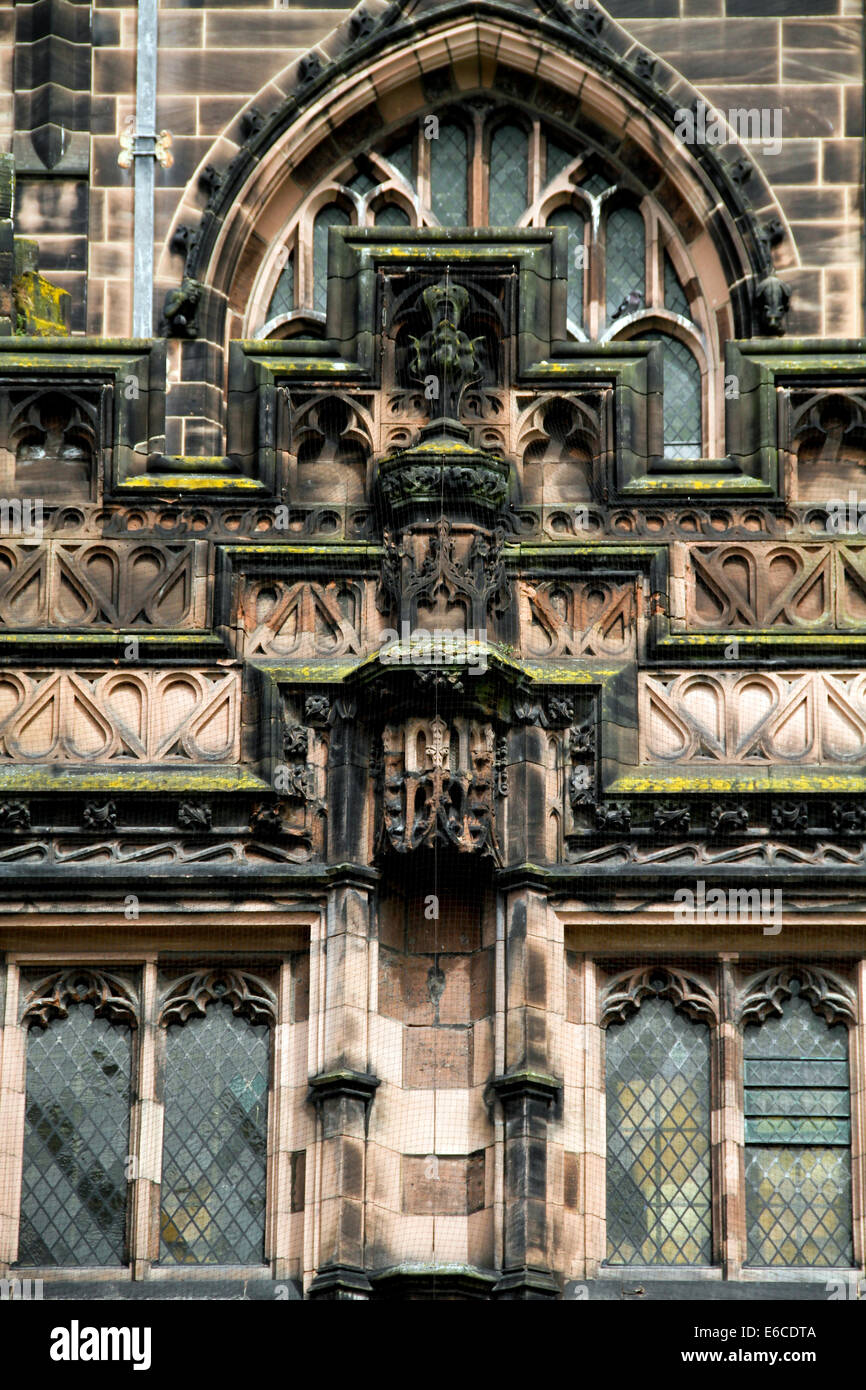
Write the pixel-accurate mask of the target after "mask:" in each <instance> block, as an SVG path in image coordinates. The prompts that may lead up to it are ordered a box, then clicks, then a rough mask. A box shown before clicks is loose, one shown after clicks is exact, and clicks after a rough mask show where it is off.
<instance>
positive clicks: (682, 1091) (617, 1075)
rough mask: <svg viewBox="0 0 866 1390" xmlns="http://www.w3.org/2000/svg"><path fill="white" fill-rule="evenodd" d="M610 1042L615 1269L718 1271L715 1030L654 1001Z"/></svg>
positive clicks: (610, 1209) (613, 1030) (610, 1212)
mask: <svg viewBox="0 0 866 1390" xmlns="http://www.w3.org/2000/svg"><path fill="white" fill-rule="evenodd" d="M606 1038H607V1041H606V1045H605V1051H606V1090H607V1240H608V1257H607V1258H608V1263H609V1264H612V1265H651V1264H661V1265H681V1264H709V1263H710V1260H711V1258H712V1196H711V1180H710V1034H709V1029H708V1028H707V1027H706V1026H705V1025H704V1024H702V1023H696V1022H692V1020H691V1019H689V1018H687V1017H685V1016H684V1014H682V1013H681V1012H680V1011H678V1010H677V1009H676V1008H675V1007H674V1005H673V1003H671V1002H670V1000H668V999H664V998H661V997H652V996H651V997H649V998H645V999H644V1000H643V1002H642V1003H641V1005H640V1007H639V1008H638V1009H637V1010H636V1012H634V1013H632V1014H631V1015H630V1016H629V1017H628V1018H627V1019H626V1021H625V1022H624V1023H612V1024H610V1025H609V1027H608V1028H607V1034H606Z"/></svg>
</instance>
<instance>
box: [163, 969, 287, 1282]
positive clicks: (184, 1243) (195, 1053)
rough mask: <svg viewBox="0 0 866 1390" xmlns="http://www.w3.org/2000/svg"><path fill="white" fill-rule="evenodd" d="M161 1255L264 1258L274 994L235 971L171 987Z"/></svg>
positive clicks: (177, 1260)
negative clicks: (271, 1028) (269, 1084)
mask: <svg viewBox="0 0 866 1390" xmlns="http://www.w3.org/2000/svg"><path fill="white" fill-rule="evenodd" d="M161 1017H162V1023H163V1026H164V1027H165V1029H166V1037H165V1048H166V1066H165V1128H164V1141H163V1166H162V1198H161V1214H160V1259H161V1261H163V1262H164V1263H166V1264H184V1265H193V1264H195V1265H200V1264H220V1265H223V1264H225V1265H229V1264H240V1265H250V1264H260V1263H261V1262H262V1260H263V1259H264V1239H265V1200H266V1180H267V1148H268V1143H267V1120H268V1082H269V1073H270V1051H271V1036H270V1024H271V1023H272V1022H273V1020H274V1018H275V1000H274V997H273V995H272V993H271V992H270V990H269V989H268V988H267V986H265V985H264V984H263V983H262V982H261V981H257V980H255V979H254V978H253V977H251V976H246V975H240V974H237V973H235V972H219V971H216V972H211V973H209V974H202V975H192V976H189V977H185V978H184V979H182V980H181V981H179V982H177V983H176V984H175V985H174V986H173V987H172V988H171V990H170V991H169V994H168V997H167V1000H166V1003H165V1004H164V1006H163V1010H162V1015H161Z"/></svg>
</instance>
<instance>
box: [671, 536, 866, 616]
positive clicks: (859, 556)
mask: <svg viewBox="0 0 866 1390" xmlns="http://www.w3.org/2000/svg"><path fill="white" fill-rule="evenodd" d="M684 558H685V604H684V608H685V620H686V625H687V626H688V627H689V628H697V629H701V630H705V631H717V632H729V631H735V630H736V631H748V630H749V629H757V628H782V629H788V630H789V631H792V632H796V631H802V632H807V631H815V630H820V629H828V630H833V629H836V630H840V631H844V630H846V629H851V628H856V627H864V626H866V546H863V545H845V544H840V543H836V544H834V545H829V544H814V545H792V544H784V545H778V544H772V543H769V542H765V541H753V542H751V543H750V544H748V545H747V544H745V543H743V542H738V543H735V544H731V543H729V542H726V543H724V544H721V545H690V546H688V547H687V549H686V551H685V556H684ZM675 564H676V562H675ZM676 579H677V576H676V575H675V576H674V592H676V588H675V586H676Z"/></svg>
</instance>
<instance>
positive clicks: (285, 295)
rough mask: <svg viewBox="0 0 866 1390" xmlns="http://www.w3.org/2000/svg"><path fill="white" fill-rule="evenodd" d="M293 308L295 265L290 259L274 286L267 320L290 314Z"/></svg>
mask: <svg viewBox="0 0 866 1390" xmlns="http://www.w3.org/2000/svg"><path fill="white" fill-rule="evenodd" d="M294 307H295V263H294V261H293V260H292V258H291V257H289V259H288V261H287V262H286V264H285V267H284V268H283V270H282V271H281V272H280V278H279V280H278V281H277V283H276V285H275V286H274V292H273V294H272V295H271V302H270V304H269V305H268V313H267V318H268V322H270V320H271V319H275V318H278V317H279V315H280V314H290V313H291V312H292V310H293V309H294Z"/></svg>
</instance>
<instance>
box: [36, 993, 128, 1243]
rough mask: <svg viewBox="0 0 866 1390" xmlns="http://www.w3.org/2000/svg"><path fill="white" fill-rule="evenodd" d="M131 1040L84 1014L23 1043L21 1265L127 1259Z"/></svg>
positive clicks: (85, 1008)
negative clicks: (25, 1087) (25, 1071)
mask: <svg viewBox="0 0 866 1390" xmlns="http://www.w3.org/2000/svg"><path fill="white" fill-rule="evenodd" d="M131 1064H132V1042H131V1030H130V1029H129V1028H128V1027H127V1026H125V1025H123V1024H118V1023H110V1022H109V1021H108V1019H106V1018H97V1017H96V1016H95V1014H94V1011H93V1007H92V1005H90V1004H72V1006H71V1007H70V1009H69V1014H68V1017H66V1018H63V1019H55V1020H53V1021H52V1022H51V1023H50V1024H49V1026H48V1027H47V1028H46V1029H44V1030H43V1029H41V1028H38V1027H31V1029H30V1031H29V1033H28V1035H27V1082H26V1086H27V1090H26V1102H25V1133H24V1170H23V1178H22V1187H21V1226H20V1239H19V1247H18V1262H19V1264H20V1265H24V1266H28V1265H29V1266H33V1265H54V1266H57V1265H59V1266H65V1267H72V1266H75V1265H120V1264H123V1262H124V1260H125V1259H126V1252H125V1233H126V1199H127V1191H128V1185H127V1174H126V1169H125V1167H124V1164H125V1161H126V1157H127V1155H128V1153H129V1110H130V1074H131Z"/></svg>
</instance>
